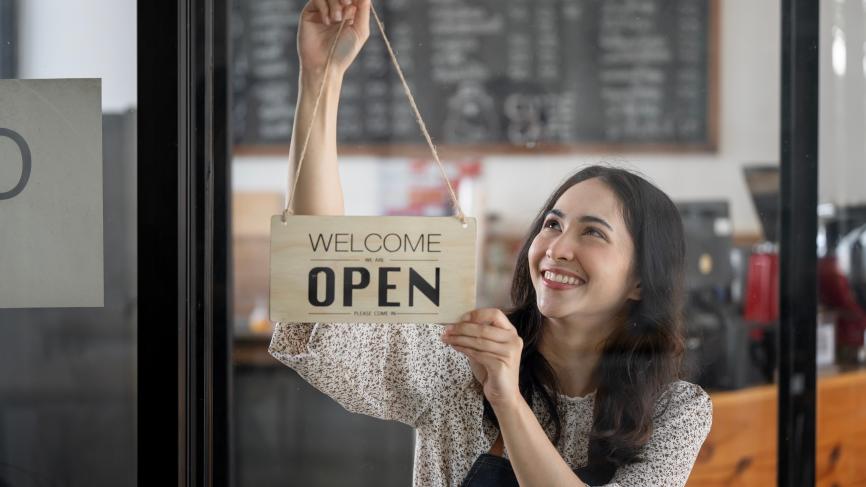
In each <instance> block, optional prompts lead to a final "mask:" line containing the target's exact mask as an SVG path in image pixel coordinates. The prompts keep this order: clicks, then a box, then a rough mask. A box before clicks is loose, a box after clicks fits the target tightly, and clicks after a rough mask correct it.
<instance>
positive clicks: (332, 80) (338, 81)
mask: <svg viewBox="0 0 866 487" xmlns="http://www.w3.org/2000/svg"><path fill="white" fill-rule="evenodd" d="M325 78H326V76H325V68H324V67H317V68H301V74H300V76H299V80H300V83H301V88H302V89H305V90H314V91H312V92H313V93H317V92H318V90H319V87H320V86H321V85H322V81H323V79H324V82H325V90H326V91H338V92H339V90H340V87H341V86H342V85H343V71H342V70H341V69H340V68H338V67H335V66H331V67H330V68H329V69H328V73H327V78H326V79H325Z"/></svg>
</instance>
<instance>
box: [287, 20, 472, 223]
mask: <svg viewBox="0 0 866 487" xmlns="http://www.w3.org/2000/svg"><path fill="white" fill-rule="evenodd" d="M370 11H371V12H372V13H373V18H374V19H375V20H376V25H377V26H378V27H379V32H380V33H381V34H382V40H383V41H384V42H385V47H386V48H387V50H388V55H389V56H390V57H391V64H393V65H394V69H395V70H396V71H397V75H398V76H399V77H400V83H402V85H403V92H404V93H405V94H406V98H408V100H409V105H410V106H411V107H412V111H413V112H414V114H415V121H417V122H418V126H419V127H420V128H421V133H422V134H423V135H424V139H425V140H426V141H427V146H428V147H429V148H430V152H431V153H432V154H433V160H435V161H436V164H437V165H438V166H439V170H440V171H441V172H442V177H443V178H444V179H445V183H446V184H447V186H448V193H449V195H450V196H451V202H452V203H453V204H454V210H455V211H456V213H457V215H456V216H457V218H459V219H460V223H462V224H463V226H464V227H465V226H466V216H465V215H464V214H463V209H462V208H461V207H460V202H459V201H458V200H457V195H456V194H455V193H454V187H453V186H451V180H449V179H448V174H447V173H446V172H445V167H444V166H443V165H442V161H441V160H440V159H439V153H438V152H437V150H436V146H435V145H434V144H433V139H432V138H431V137H430V132H429V131H428V130H427V125H426V124H425V123H424V119H423V118H422V117H421V112H420V110H418V105H417V104H416V103H415V97H414V96H412V90H410V89H409V83H407V82H406V77H405V76H403V70H402V69H401V68H400V63H399V62H398V61H397V55H396V54H395V53H394V49H393V48H392V47H391V41H390V40H388V35H387V34H386V33H385V26H384V24H382V20H381V19H379V14H378V13H377V12H376V9H375V8H373V5H372V3H371V4H370ZM346 20H348V19H343V21H342V22H341V23H340V28H339V30H337V36H336V37H335V38H334V41H333V43H332V44H331V49H330V52H328V60H327V61H326V63H325V75H324V76H323V77H322V84H321V86H319V92H318V93H317V94H316V101H315V103H314V104H313V115H312V118H311V120H310V125H309V127H307V133H306V135H305V137H304V143H303V145H302V146H301V153H300V156H299V157H298V168H297V170H296V171H295V180H294V183H293V184H292V191H291V193H290V195H289V197H288V198H287V201H286V207H285V209H284V210H283V216H282V220H283V223H285V222H286V215H287V214H293V213H294V201H295V189H296V188H297V185H298V176H300V174H301V165H302V164H303V162H304V156H305V155H306V153H307V145H308V144H309V142H310V134H311V133H312V131H313V123H314V121H315V119H316V114H317V113H318V110H319V101H320V100H321V98H322V93H323V92H324V91H325V82H326V81H327V77H328V71H329V68H330V66H331V60H332V59H333V57H334V51H335V50H336V47H337V41H338V40H339V38H340V34H341V33H342V31H343V26H344V25H345V24H346Z"/></svg>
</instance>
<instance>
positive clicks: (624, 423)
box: [484, 165, 685, 468]
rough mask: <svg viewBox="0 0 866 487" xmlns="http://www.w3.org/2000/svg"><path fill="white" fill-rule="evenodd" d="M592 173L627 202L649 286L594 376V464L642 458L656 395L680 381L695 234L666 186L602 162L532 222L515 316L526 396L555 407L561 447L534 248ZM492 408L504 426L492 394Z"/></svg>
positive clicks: (625, 212)
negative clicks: (549, 219) (555, 212)
mask: <svg viewBox="0 0 866 487" xmlns="http://www.w3.org/2000/svg"><path fill="white" fill-rule="evenodd" d="M591 178H598V179H600V180H601V181H602V182H604V183H605V184H606V185H607V186H608V187H609V188H610V189H611V190H612V191H613V192H614V193H615V194H616V196H617V198H618V199H619V202H620V207H621V208H622V216H623V220H624V221H625V224H626V226H627V228H628V231H629V234H630V235H631V237H632V240H633V242H634V249H635V253H634V259H633V262H632V269H633V272H635V273H636V275H637V277H638V278H639V279H640V286H641V299H640V300H639V301H634V302H632V304H631V306H630V308H629V310H628V317H627V319H626V320H625V322H624V323H623V324H621V325H618V327H617V329H615V330H613V331H612V332H611V333H610V334H609V335H608V337H607V339H606V340H605V341H604V343H603V344H602V354H601V358H600V360H599V363H598V367H597V369H596V371H595V376H594V377H595V379H596V384H597V388H596V392H595V406H594V411H593V425H592V431H591V433H590V443H589V461H590V465H591V466H592V465H593V464H595V465H603V466H608V467H613V468H616V467H619V466H622V465H626V464H629V463H634V462H637V461H640V457H639V453H640V449H641V448H642V447H643V446H644V445H645V444H646V443H647V441H648V440H649V437H650V434H651V433H652V424H653V417H654V411H655V405H656V402H657V401H658V400H659V399H660V398H661V396H662V395H663V393H664V392H665V390H666V389H667V386H668V385H670V384H671V383H673V382H674V381H676V380H677V379H678V378H679V371H680V363H681V359H682V352H683V339H682V332H681V328H682V306H683V292H684V291H683V267H684V261H685V241H684V237H683V226H682V220H681V219H680V215H679V212H678V211H677V208H676V206H675V205H674V203H673V202H672V201H671V199H670V198H669V197H668V196H667V195H666V194H665V193H664V192H662V191H661V190H660V189H658V188H657V187H655V186H654V185H652V184H651V183H649V182H647V181H646V180H645V179H643V178H641V177H640V176H638V175H637V174H634V173H632V172H630V171H627V170H625V169H620V168H615V167H607V166H598V165H596V166H589V167H586V168H584V169H582V170H580V171H579V172H577V173H576V174H574V175H572V176H571V177H569V178H568V179H567V180H565V182H563V183H562V184H561V185H560V186H559V188H557V189H556V191H554V192H553V194H552V195H550V198H548V200H547V202H546V203H545V204H544V207H543V208H542V209H541V211H540V212H539V213H538V216H537V217H536V218H535V220H534V221H533V223H532V226H531V227H530V230H529V233H528V234H527V236H526V241H525V242H524V244H523V247H522V248H521V249H520V253H519V254H518V257H517V263H516V268H515V271H514V278H513V280H512V284H511V300H512V303H513V306H514V307H513V308H512V309H511V310H510V311H509V312H508V313H506V314H507V316H508V318H509V320H511V322H512V323H513V324H514V326H515V327H516V328H517V331H518V333H519V335H520V336H521V338H523V353H522V356H521V363H520V392H521V395H522V396H523V397H524V399H526V401H527V402H528V403H529V404H530V405H532V404H533V401H534V399H535V396H537V397H538V398H540V400H541V401H542V402H543V404H544V405H545V406H546V409H547V411H548V413H549V417H550V421H552V422H553V425H554V431H555V436H554V438H553V442H554V444H557V443H558V442H559V440H560V436H561V434H562V424H561V420H560V417H559V413H558V412H557V404H558V402H559V393H560V391H561V389H560V385H559V382H558V380H557V378H556V375H555V373H554V371H553V369H552V368H551V366H550V364H549V363H548V362H547V360H545V358H544V357H543V356H542V355H541V353H539V351H538V344H539V341H540V339H541V331H542V327H543V319H544V317H543V316H542V314H541V312H540V311H539V310H538V307H537V304H536V296H535V288H534V287H533V284H532V278H531V277H530V274H529V261H528V255H529V247H530V245H531V244H532V241H533V239H534V238H535V236H536V235H537V234H538V232H540V231H541V226H542V224H543V222H544V217H545V215H546V214H547V213H548V211H550V210H551V209H552V208H553V206H554V205H555V204H556V201H557V200H558V199H559V197H560V196H562V194H563V193H565V191H566V190H568V189H569V188H571V187H572V186H574V185H575V184H577V183H579V182H581V181H585V180H587V179H591ZM484 415H485V417H486V418H487V419H488V420H490V421H491V422H493V424H495V425H496V426H497V427H498V426H499V422H498V421H497V419H496V415H495V414H494V412H493V409H492V407H491V406H490V403H489V402H488V401H487V399H485V400H484Z"/></svg>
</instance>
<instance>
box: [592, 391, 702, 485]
mask: <svg viewBox="0 0 866 487" xmlns="http://www.w3.org/2000/svg"><path fill="white" fill-rule="evenodd" d="M668 397H670V401H667V400H666V399H662V400H661V401H660V402H661V405H660V407H662V408H663V409H661V413H660V415H659V417H658V418H657V419H656V421H655V429H654V430H653V433H652V435H651V436H650V440H649V442H648V443H647V444H646V446H645V447H644V450H643V452H642V458H643V461H642V462H638V463H633V464H630V465H627V466H624V467H620V468H619V469H618V470H617V472H616V474H615V475H614V477H613V479H612V483H610V484H607V486H606V487H614V486H615V487H637V486H642V487H643V486H649V485H652V486H654V487H682V486H683V485H685V484H686V481H687V480H688V478H689V474H690V473H691V471H692V466H693V465H694V463H695V459H696V458H697V456H698V452H699V451H700V449H701V445H703V443H704V440H705V439H706V437H707V434H709V432H710V426H711V425H712V422H713V404H712V402H711V401H710V396H709V395H707V393H706V392H704V390H703V389H702V388H701V387H700V386H697V385H695V384H691V383H688V382H682V381H681V382H678V383H677V384H675V385H674V386H672V388H671V394H670V395H669V396H668Z"/></svg>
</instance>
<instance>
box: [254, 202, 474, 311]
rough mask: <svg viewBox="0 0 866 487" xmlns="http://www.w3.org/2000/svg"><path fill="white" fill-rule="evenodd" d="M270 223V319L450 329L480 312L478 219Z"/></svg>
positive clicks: (320, 218) (329, 218)
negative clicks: (450, 325) (470, 313)
mask: <svg viewBox="0 0 866 487" xmlns="http://www.w3.org/2000/svg"><path fill="white" fill-rule="evenodd" d="M286 220H287V221H286V223H283V222H282V221H281V217H280V216H279V215H277V216H274V217H273V218H272V219H271V252H270V258H271V266H270V267H271V278H270V287H271V289H270V296H271V300H270V301H271V303H270V319H271V321H283V322H323V323H339V322H350V323H450V322H454V321H457V319H458V318H459V317H460V315H462V314H463V313H465V312H467V311H471V310H472V309H474V308H475V239H476V233H475V231H476V230H475V219H473V218H467V219H466V226H465V227H464V226H463V224H461V223H460V221H459V220H458V219H457V218H454V217H401V216H387V217H375V216H291V217H288V218H287V219H286Z"/></svg>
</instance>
